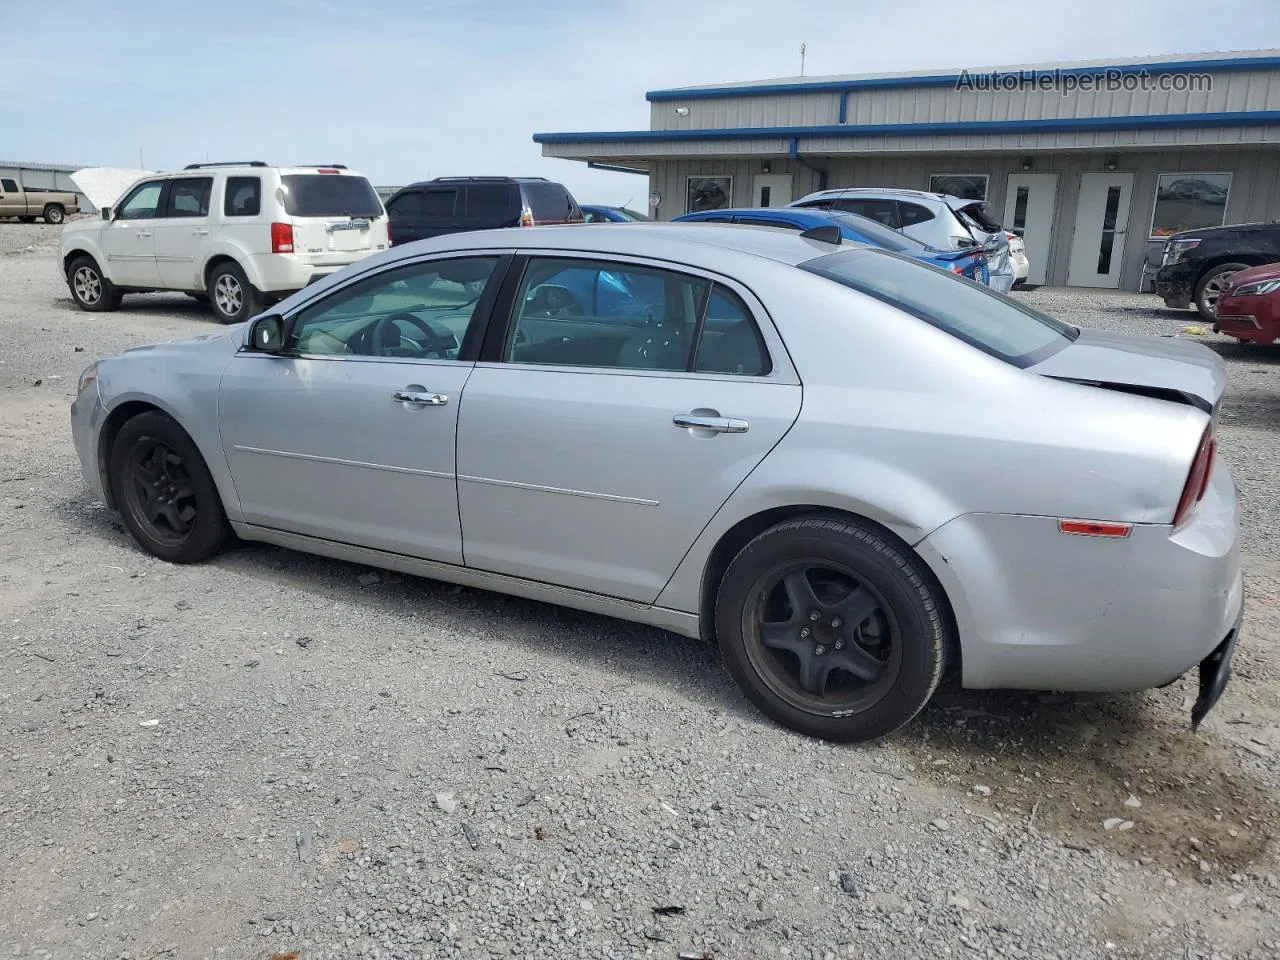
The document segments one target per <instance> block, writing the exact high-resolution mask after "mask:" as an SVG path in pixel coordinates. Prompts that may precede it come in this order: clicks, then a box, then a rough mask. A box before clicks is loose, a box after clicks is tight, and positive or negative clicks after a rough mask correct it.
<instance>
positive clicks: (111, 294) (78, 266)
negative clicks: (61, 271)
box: [67, 256, 120, 313]
mask: <svg viewBox="0 0 1280 960" xmlns="http://www.w3.org/2000/svg"><path fill="white" fill-rule="evenodd" d="M67 285H68V286H69V287H70V288H71V299H72V300H74V301H75V302H76V306H77V307H79V308H80V309H81V310H88V311H90V312H91V313H101V312H106V311H108V310H114V309H116V308H117V307H118V306H120V291H118V290H117V289H116V288H115V286H114V285H113V284H112V283H111V281H110V280H108V279H107V278H106V277H104V276H103V275H102V270H101V268H99V266H98V264H97V262H96V261H95V260H94V259H93V257H90V256H83V257H76V259H74V260H72V261H71V263H70V265H69V266H68V267H67Z"/></svg>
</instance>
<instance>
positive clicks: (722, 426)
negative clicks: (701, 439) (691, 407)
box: [671, 413, 751, 433]
mask: <svg viewBox="0 0 1280 960" xmlns="http://www.w3.org/2000/svg"><path fill="white" fill-rule="evenodd" d="M671 422H672V423H673V424H675V425H676V426H677V427H685V428H689V429H693V430H710V431H712V432H713V433H746V432H747V428H748V427H750V426H751V424H750V423H748V422H747V421H746V420H735V419H733V418H732V417H699V416H695V415H693V414H691V413H677V414H676V415H675V416H674V417H672V418H671Z"/></svg>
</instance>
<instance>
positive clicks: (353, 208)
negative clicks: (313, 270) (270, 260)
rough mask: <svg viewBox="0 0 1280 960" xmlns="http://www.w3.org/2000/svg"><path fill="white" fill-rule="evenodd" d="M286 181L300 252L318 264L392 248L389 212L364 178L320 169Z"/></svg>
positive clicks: (293, 175) (350, 259) (286, 201)
mask: <svg viewBox="0 0 1280 960" xmlns="http://www.w3.org/2000/svg"><path fill="white" fill-rule="evenodd" d="M322 171H326V172H322ZM281 181H282V186H283V189H284V191H285V195H284V204H285V212H286V213H288V214H289V216H290V217H291V218H292V226H293V253H294V255H295V256H297V257H299V258H300V259H303V260H306V261H307V262H309V263H314V264H317V265H325V264H335V263H342V264H346V263H351V262H353V261H355V260H358V259H360V258H362V257H363V256H365V255H366V254H368V253H369V252H370V251H372V250H384V249H386V247H387V245H388V242H387V217H386V213H385V211H384V210H383V208H382V202H381V201H380V200H379V199H378V195H377V192H376V191H375V190H374V189H373V186H372V185H371V184H370V183H369V181H368V180H366V179H365V178H364V177H362V176H358V175H354V174H345V173H343V172H341V171H340V170H337V169H333V168H319V169H317V170H316V171H315V172H307V173H291V174H286V175H285V176H283V177H281Z"/></svg>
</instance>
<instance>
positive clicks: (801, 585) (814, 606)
mask: <svg viewBox="0 0 1280 960" xmlns="http://www.w3.org/2000/svg"><path fill="white" fill-rule="evenodd" d="M917 564H918V561H916V560H914V559H913V558H911V557H910V556H909V555H908V550H907V548H906V547H905V546H901V545H899V544H897V543H896V542H890V538H889V537H887V536H886V535H884V534H882V533H880V532H878V531H877V530H875V529H874V528H872V527H870V526H869V525H864V524H862V523H859V522H856V521H854V520H851V519H847V518H843V517H826V518H806V519H802V520H793V521H788V522H785V523H781V524H778V525H777V526H775V527H772V528H771V529H769V530H767V531H765V532H764V533H762V534H760V536H758V537H756V538H755V539H754V540H752V541H751V542H750V543H749V544H747V546H746V547H744V548H743V550H742V551H741V552H740V553H739V554H738V555H737V556H736V557H735V558H734V559H733V561H732V562H731V563H730V564H729V568H728V570H727V571H726V572H725V576H724V579H723V580H722V581H721V585H720V591H719V594H718V597H717V601H716V631H717V635H718V637H719V641H720V650H721V652H722V654H723V655H724V659H725V663H726V664H727V666H728V668H729V672H730V673H731V674H732V675H733V677H734V679H735V680H737V681H738V683H739V684H740V685H741V686H742V688H743V690H744V691H745V692H746V694H747V696H748V697H749V698H750V699H751V701H752V702H753V703H755V705H756V706H757V707H759V708H760V709H761V710H763V711H764V712H765V713H766V714H768V715H769V716H770V717H772V718H773V719H774V720H776V721H777V722H779V723H781V724H782V725H783V726H786V727H790V728H791V729H793V730H796V731H798V732H800V733H804V734H807V735H809V736H813V737H821V738H824V739H828V740H840V741H848V742H858V741H865V740H873V739H875V738H877V737H882V736H885V735H886V734H889V733H892V732H893V731H894V730H896V729H898V728H899V727H901V726H902V725H903V724H905V723H907V722H908V721H909V720H911V719H912V718H913V717H914V716H915V715H916V714H917V713H919V712H920V710H921V709H922V708H923V707H924V705H925V704H926V703H928V701H929V698H930V697H931V696H932V695H933V692H934V690H936V689H937V686H938V683H939V681H940V680H941V678H942V675H943V670H944V668H945V666H946V660H947V651H948V649H949V645H950V627H949V626H948V622H947V620H946V618H945V616H944V613H943V610H942V607H941V604H940V596H939V592H940V591H939V588H938V587H936V586H935V585H934V584H933V581H932V578H930V577H928V575H927V574H926V573H925V572H923V571H922V569H921V568H919V567H918V566H917Z"/></svg>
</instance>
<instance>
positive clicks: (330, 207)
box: [280, 173, 382, 217]
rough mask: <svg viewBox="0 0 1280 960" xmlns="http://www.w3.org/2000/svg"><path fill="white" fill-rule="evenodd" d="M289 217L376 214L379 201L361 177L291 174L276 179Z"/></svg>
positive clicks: (331, 174) (373, 215)
mask: <svg viewBox="0 0 1280 960" xmlns="http://www.w3.org/2000/svg"><path fill="white" fill-rule="evenodd" d="M280 182H281V187H282V188H283V190H284V210H285V213H287V214H289V216H291V217H380V216H382V201H381V200H379V199H378V193H377V191H376V190H374V189H373V185H372V184H371V183H369V181H368V180H366V179H365V178H364V177H352V176H347V175H346V174H336V173H291V174H286V175H285V176H283V177H281V178H280Z"/></svg>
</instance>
